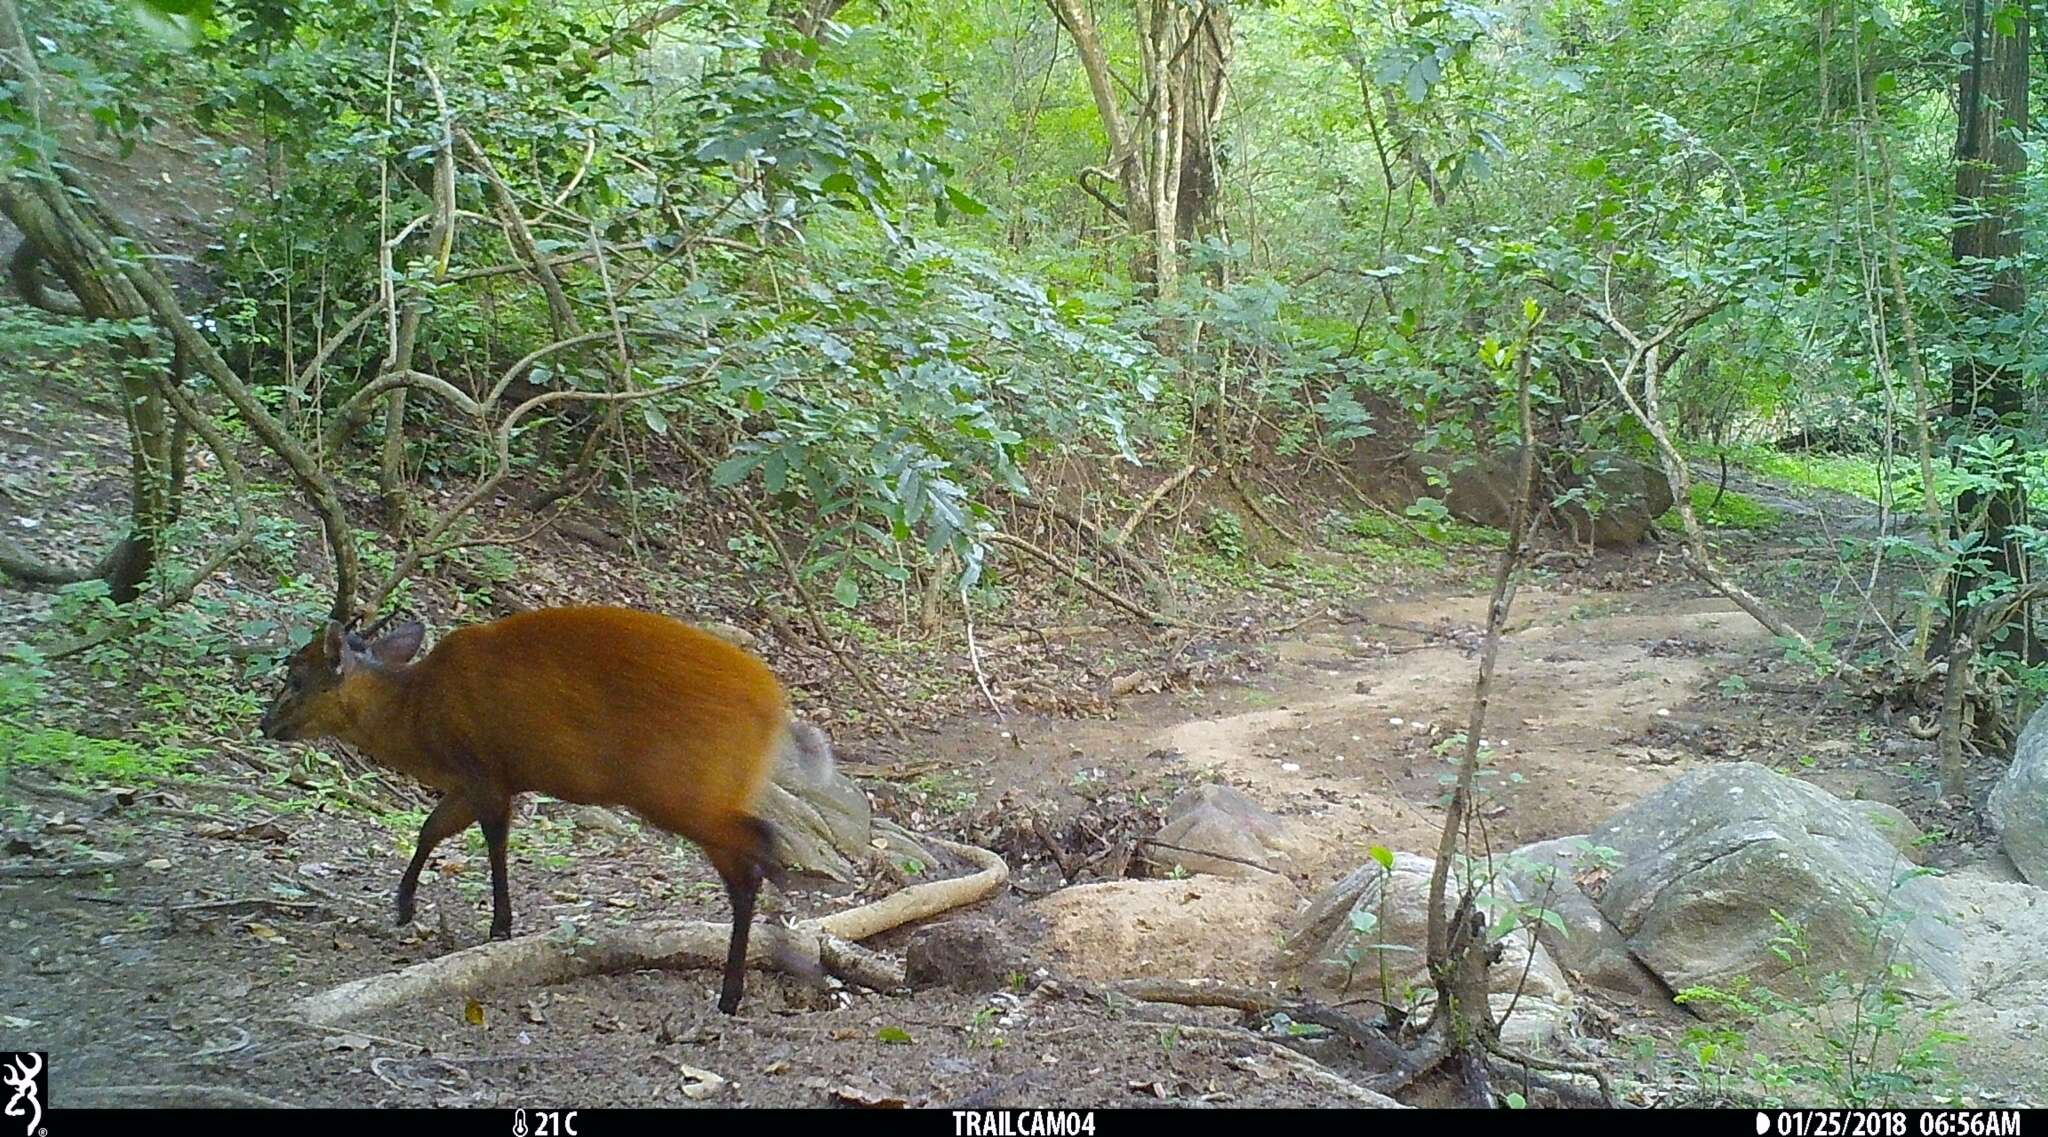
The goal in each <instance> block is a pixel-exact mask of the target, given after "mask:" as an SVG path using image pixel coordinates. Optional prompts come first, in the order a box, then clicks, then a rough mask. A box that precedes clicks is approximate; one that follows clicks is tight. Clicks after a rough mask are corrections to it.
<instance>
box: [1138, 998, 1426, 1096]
mask: <svg viewBox="0 0 2048 1137" xmlns="http://www.w3.org/2000/svg"><path fill="white" fill-rule="evenodd" d="M1105 990H1107V991H1109V992H1112V993H1114V994H1118V995H1122V996H1123V997H1125V998H1127V999H1136V1000H1138V1001H1139V1002H1144V1003H1172V1004H1174V1005H1176V1006H1182V1007H1229V1008H1230V1009H1232V1010H1236V1011H1243V1012H1245V1013H1246V1014H1256V1015H1272V1014H1284V1015H1286V1016H1287V1017H1288V1018H1290V1019H1292V1020H1294V1021H1295V1022H1305V1023H1311V1024H1314V1025H1316V1026H1320V1027H1324V1028H1326V1029H1328V1030H1331V1031H1334V1032H1336V1033H1337V1034H1338V1035H1340V1036H1342V1037H1343V1038H1345V1039H1346V1040H1348V1041H1350V1042H1351V1043H1353V1044H1355V1045H1356V1046H1358V1047H1359V1048H1360V1049H1361V1050H1363V1051H1365V1055H1366V1064H1367V1065H1368V1066H1370V1067H1372V1068H1373V1069H1375V1070H1379V1071H1384V1072H1387V1073H1396V1072H1399V1071H1402V1070H1404V1069H1406V1067H1407V1066H1408V1064H1409V1062H1410V1057H1409V1055H1408V1053H1407V1051H1405V1050H1403V1049H1402V1048H1401V1047H1400V1046H1399V1045H1397V1044H1396V1043H1395V1042H1394V1041H1393V1040H1392V1039H1390V1038H1388V1037H1387V1033H1386V1031H1385V1030H1383V1029H1381V1028H1380V1027H1379V1026H1377V1025H1375V1024H1373V1023H1369V1022H1366V1021H1365V1020H1363V1019H1360V1018H1357V1017H1355V1016H1353V1015H1350V1014H1347V1013H1345V1012H1344V1011H1340V1010H1338V1009H1337V1008H1335V1007H1330V1006H1325V1005H1323V1004H1321V1003H1317V1002H1313V1001H1302V1002H1291V1001H1288V1000H1284V999H1281V998H1279V997H1278V996H1275V995H1270V994H1267V993H1266V992H1264V991H1255V990H1252V989H1251V988H1249V987H1230V986H1226V985H1223V984H1209V983H1182V982H1178V981H1175V980H1171V979H1137V980H1130V981H1127V982H1123V983H1117V984H1113V985H1111V986H1109V987H1107V988H1105Z"/></svg>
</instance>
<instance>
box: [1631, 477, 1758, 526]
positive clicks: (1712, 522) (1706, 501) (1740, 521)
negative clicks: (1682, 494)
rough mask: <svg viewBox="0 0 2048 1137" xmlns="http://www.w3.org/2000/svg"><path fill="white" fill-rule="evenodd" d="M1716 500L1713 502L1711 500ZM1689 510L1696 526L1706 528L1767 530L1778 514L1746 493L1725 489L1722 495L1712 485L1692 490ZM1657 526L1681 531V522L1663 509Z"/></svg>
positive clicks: (1674, 513) (1676, 514)
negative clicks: (1696, 521) (1696, 523)
mask: <svg viewBox="0 0 2048 1137" xmlns="http://www.w3.org/2000/svg"><path fill="white" fill-rule="evenodd" d="M1716 495H1718V496H1719V497H1720V500H1719V501H1715V500H1714V499H1715V497H1716ZM1692 511H1693V513H1694V514H1695V515H1697V516H1698V517H1699V519H1700V524H1701V525H1704V526H1706V527H1708V528H1710V529H1769V528H1771V527H1772V526H1774V525H1776V524H1777V523H1778V520H1779V518H1778V511H1777V510H1775V509H1772V508H1771V507H1770V506H1767V505H1764V504H1762V503H1761V502H1759V501H1757V500H1756V499H1755V498H1753V497H1749V496H1748V495H1746V494H1740V493H1736V492H1735V491H1734V490H1728V491H1727V492H1725V493H1723V492H1721V491H1719V490H1716V489H1715V488H1714V487H1713V486H1698V485H1696V486H1694V487H1693V488H1692ZM1657 524H1658V526H1659V527H1661V528H1664V529H1668V530H1670V531H1671V532H1673V533H1679V532H1683V531H1684V530H1685V522H1684V521H1682V520H1680V519H1679V516H1678V511H1677V510H1675V509H1672V510H1667V511H1665V513H1664V516H1662V517H1659V518H1658V519H1657Z"/></svg>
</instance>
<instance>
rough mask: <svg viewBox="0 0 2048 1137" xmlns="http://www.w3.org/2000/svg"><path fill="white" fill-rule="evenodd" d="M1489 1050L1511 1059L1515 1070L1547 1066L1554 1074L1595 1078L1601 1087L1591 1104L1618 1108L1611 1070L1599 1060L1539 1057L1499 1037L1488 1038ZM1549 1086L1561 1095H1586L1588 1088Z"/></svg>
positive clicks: (1498, 1056)
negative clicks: (1609, 1077) (1521, 1051)
mask: <svg viewBox="0 0 2048 1137" xmlns="http://www.w3.org/2000/svg"><path fill="white" fill-rule="evenodd" d="M1486 1052H1487V1053H1488V1054H1490V1055H1492V1056H1493V1057H1494V1058H1496V1059H1499V1060H1500V1061H1501V1062H1505V1063H1507V1064H1508V1066H1509V1069H1510V1070H1511V1071H1512V1070H1515V1069H1517V1068H1519V1069H1520V1070H1547V1071H1549V1072H1551V1073H1554V1074H1577V1075H1579V1076H1580V1077H1585V1078H1591V1079H1593V1081H1594V1082H1595V1083H1596V1084H1597V1085H1599V1087H1600V1098H1599V1101H1598V1102H1595V1103H1591V1104H1598V1105H1604V1106H1606V1107H1607V1108H1608V1109H1613V1108H1615V1104H1614V1084H1613V1083H1612V1082H1610V1081H1608V1080H1607V1071H1605V1070H1602V1069H1601V1068H1600V1067H1599V1066H1598V1065H1597V1064H1595V1063H1592V1062H1560V1061H1556V1060H1554V1059H1549V1058H1536V1057H1533V1056H1531V1055H1527V1054H1517V1053H1515V1052H1514V1051H1512V1050H1509V1049H1508V1048H1507V1047H1506V1046H1503V1045H1501V1043H1500V1041H1499V1040H1498V1039H1488V1040H1487V1041H1486ZM1509 1076H1510V1077H1511V1078H1512V1077H1520V1076H1521V1075H1520V1074H1519V1073H1511V1074H1510V1075H1509ZM1560 1085H1563V1086H1570V1083H1561V1084H1560ZM1546 1088H1548V1089H1550V1090H1551V1092H1553V1093H1556V1094H1558V1095H1559V1096H1560V1097H1563V1096H1567V1095H1568V1094H1569V1095H1570V1096H1573V1097H1575V1098H1583V1097H1584V1096H1585V1091H1584V1090H1581V1089H1579V1088H1578V1087H1576V1086H1570V1089H1569V1090H1565V1089H1561V1088H1559V1085H1552V1086H1548V1087H1546Z"/></svg>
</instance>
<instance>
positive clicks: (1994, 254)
mask: <svg viewBox="0 0 2048 1137" xmlns="http://www.w3.org/2000/svg"><path fill="white" fill-rule="evenodd" d="M2005 16H2009V17H2010V23H2009V24H2008V25H2007V26H2008V27H2009V31H2001V30H2000V24H2001V23H2002V22H2004V21H2003V20H2002V18H1994V17H2005ZM1967 17H1968V20H1969V28H1968V34H1969V36H1970V43H1971V51H1970V63H1969V66H1968V68H1967V69H1965V70H1964V72H1963V73H1962V76H1961V78H1960V80H1959V84H1960V92H1959V96H1960V97H1959V99H1958V102H1957V106H1958V108H1959V110H1958V122H1957V129H1956V204H1955V212H1956V223H1955V228H1954V230H1953V231H1952V233H1951V235H1950V246H1949V249H1950V254H1951V256H1952V257H1953V259H1954V261H1955V264H1956V267H1957V268H1958V269H1959V270H1960V272H1961V277H1962V281H1963V284H1962V289H1963V291H1962V294H1961V295H1960V296H1959V297H1958V300H1959V302H1960V307H1961V309H1962V311H1963V312H1964V314H1965V316H1966V317H1974V318H1975V319H1977V320H1980V321H1983V322H1985V323H1987V324H1989V323H1991V322H1992V321H1996V320H2000V319H2001V318H2009V319H2010V320H2011V321H2012V322H2014V323H2016V322H2017V320H2018V318H2019V317H2020V315H2021V313H2022V312H2023V310H2024V309H2025V307H2026V297H2027V294H2026V282H2025V281H2024V279H2022V277H2021V275H2020V267H2019V257H2020V253H2021V243H2022V234H2023V229H2022V226H2023V224H2024V222H2023V220H2022V218H2021V216H2020V205H2021V193H2022V192H2023V189H2022V186H2021V184H2020V183H2021V179H2022V178H2023V177H2024V175H2025V173H2026V166H2027V155H2026V151H2025V150H2024V149H2023V148H2022V147H2021V139H2022V138H2023V137H2024V136H2025V134H2026V130H2027V48H2028V45H2027V41H2028V38H2029V36H2028V31H2029V29H2028V26H2027V15H2026V12H2025V11H2024V10H2023V8H2022V7H2021V6H2019V5H2016V4H2013V3H2011V2H2010V0H1969V5H1968V10H1967ZM2011 334H2013V333H1987V334H1986V335H1985V336H1984V337H1983V338H1982V339H1981V340H1980V341H1979V342H1978V343H1977V344H1975V345H1973V347H1974V350H1973V351H1972V353H1971V357H1970V358H1967V359H1964V360H1962V361H1960V362H1958V363H1957V364H1956V365H1955V369H1954V371H1953V372H1952V374H1951V380H1952V393H1951V402H1950V413H1951V414H1953V415H1954V416H1955V418H1956V420H1957V429H1958V430H1959V431H1960V432H1964V433H1965V434H1968V435H1976V434H1995V433H2000V432H2005V431H2010V430H2012V429H2014V428H2017V427H2020V426H2022V425H2024V424H2023V423H2022V421H2021V419H2022V417H2023V416H2024V414H2025V379H2024V376H2023V375H2022V374H2021V372H2020V369H2019V368H2018V367H2016V366H2013V365H2011V364H2008V363H1987V362H1985V360H1986V359H1987V358H2007V357H2009V356H2010V354H2011V353H2010V352H2008V351H2006V350H2004V348H2006V347H2011V346H2013V345H2010V344H2004V343H2002V342H1999V341H2002V340H2004V339H2005V338H2006V337H2007V336H2009V335H2011ZM1980 512H1981V513H1982V514H1983V516H1984V529H1983V537H1984V541H1983V546H1982V547H1983V548H1984V549H1985V550H1986V553H1987V555H1988V556H1989V558H1990V561H1991V567H1990V574H1989V575H1990V576H1992V577H1994V578H1995V577H1996V576H1999V575H2003V576H2004V577H2005V578H2006V579H2007V580H2008V581H2011V582H2013V583H2014V584H2018V583H2019V582H2023V581H2025V580H2026V579H2027V577H2028V573H2027V564H2026V554H2025V552H2024V550H2023V549H2022V548H2021V547H2020V543H2019V541H2018V539H2017V538H2016V536H2015V535H2014V529H2015V527H2016V526H2021V525H2024V524H2026V519H2027V503H2026V497H2025V492H2024V490H2023V489H2022V488H2021V486H2020V483H2019V482H2018V480H2017V479H2016V478H2015V479H2013V480H2011V481H2009V482H2008V483H2007V484H2005V485H2002V486H1999V487H1998V488H1996V489H1995V490H1993V491H1991V492H1990V493H1988V494H1987V493H1980V492H1975V491H1973V492H1970V493H1967V494H1965V495H1964V496H1963V498H1962V500H1961V501H1959V502H1958V503H1957V509H1956V516H1957V518H1958V521H1957V525H1958V528H1959V531H1958V533H1957V535H1958V536H1959V537H1960V536H1963V533H1962V532H1961V531H1960V528H1961V527H1962V526H1965V525H1968V524H1969V519H1971V518H1975V517H1976V516H1978V514H1979V513H1980ZM1986 576H1987V574H1985V573H1980V572H1977V571H1975V570H1974V569H1971V568H1969V567H1967V566H1962V567H1959V568H1958V569H1957V572H1956V575H1955V577H1954V579H1953V583H1952V584H1951V586H1950V588H1949V598H1950V603H1949V607H1950V612H1949V620H1950V625H1951V630H1952V631H1953V630H1954V629H1955V628H1956V627H1958V626H1959V625H1960V623H1961V621H1962V620H1963V619H1964V609H1966V608H1968V607H1969V606H1970V605H1969V603H1968V597H1969V595H1970V593H1971V592H1972V591H1973V590H1974V589H1976V588H1978V587H1981V586H1982V585H1983V584H1985V583H1986ZM2018 618H2019V622H2020V625H2021V628H2022V636H2023V643H2022V644H2021V645H2020V647H2021V650H2023V651H2024V652H2025V655H2026V657H2027V658H2029V659H2035V658H2038V657H2039V655H2040V646H2041V645H2040V642H2039V638H2038V637H2037V636H2035V635H2034V633H2033V628H2032V620H2031V619H2030V618H2029V616H2028V614H2027V612H2026V611H2025V610H2024V609H2023V610H2021V611H2020V612H2019V613H2018Z"/></svg>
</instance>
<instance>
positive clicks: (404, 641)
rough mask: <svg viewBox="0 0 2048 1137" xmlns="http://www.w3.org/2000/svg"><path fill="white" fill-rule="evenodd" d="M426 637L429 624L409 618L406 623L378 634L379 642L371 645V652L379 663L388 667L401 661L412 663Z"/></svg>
mask: <svg viewBox="0 0 2048 1137" xmlns="http://www.w3.org/2000/svg"><path fill="white" fill-rule="evenodd" d="M426 638H427V626H426V625H425V624H422V623H420V622H419V621H418V620H407V621H406V622H405V623H403V624H400V625H398V626H397V627H395V628H392V629H391V630H390V631H388V632H385V633H384V634H383V635H381V636H378V637H377V642H376V643H373V644H371V645H370V654H371V655H372V656H374V657H375V658H376V660H377V662H378V663H381V664H383V665H385V666H386V667H395V666H397V665H399V664H401V663H411V662H412V657H413V656H415V655H418V654H419V652H420V643H421V641H423V640H425V639H426Z"/></svg>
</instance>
